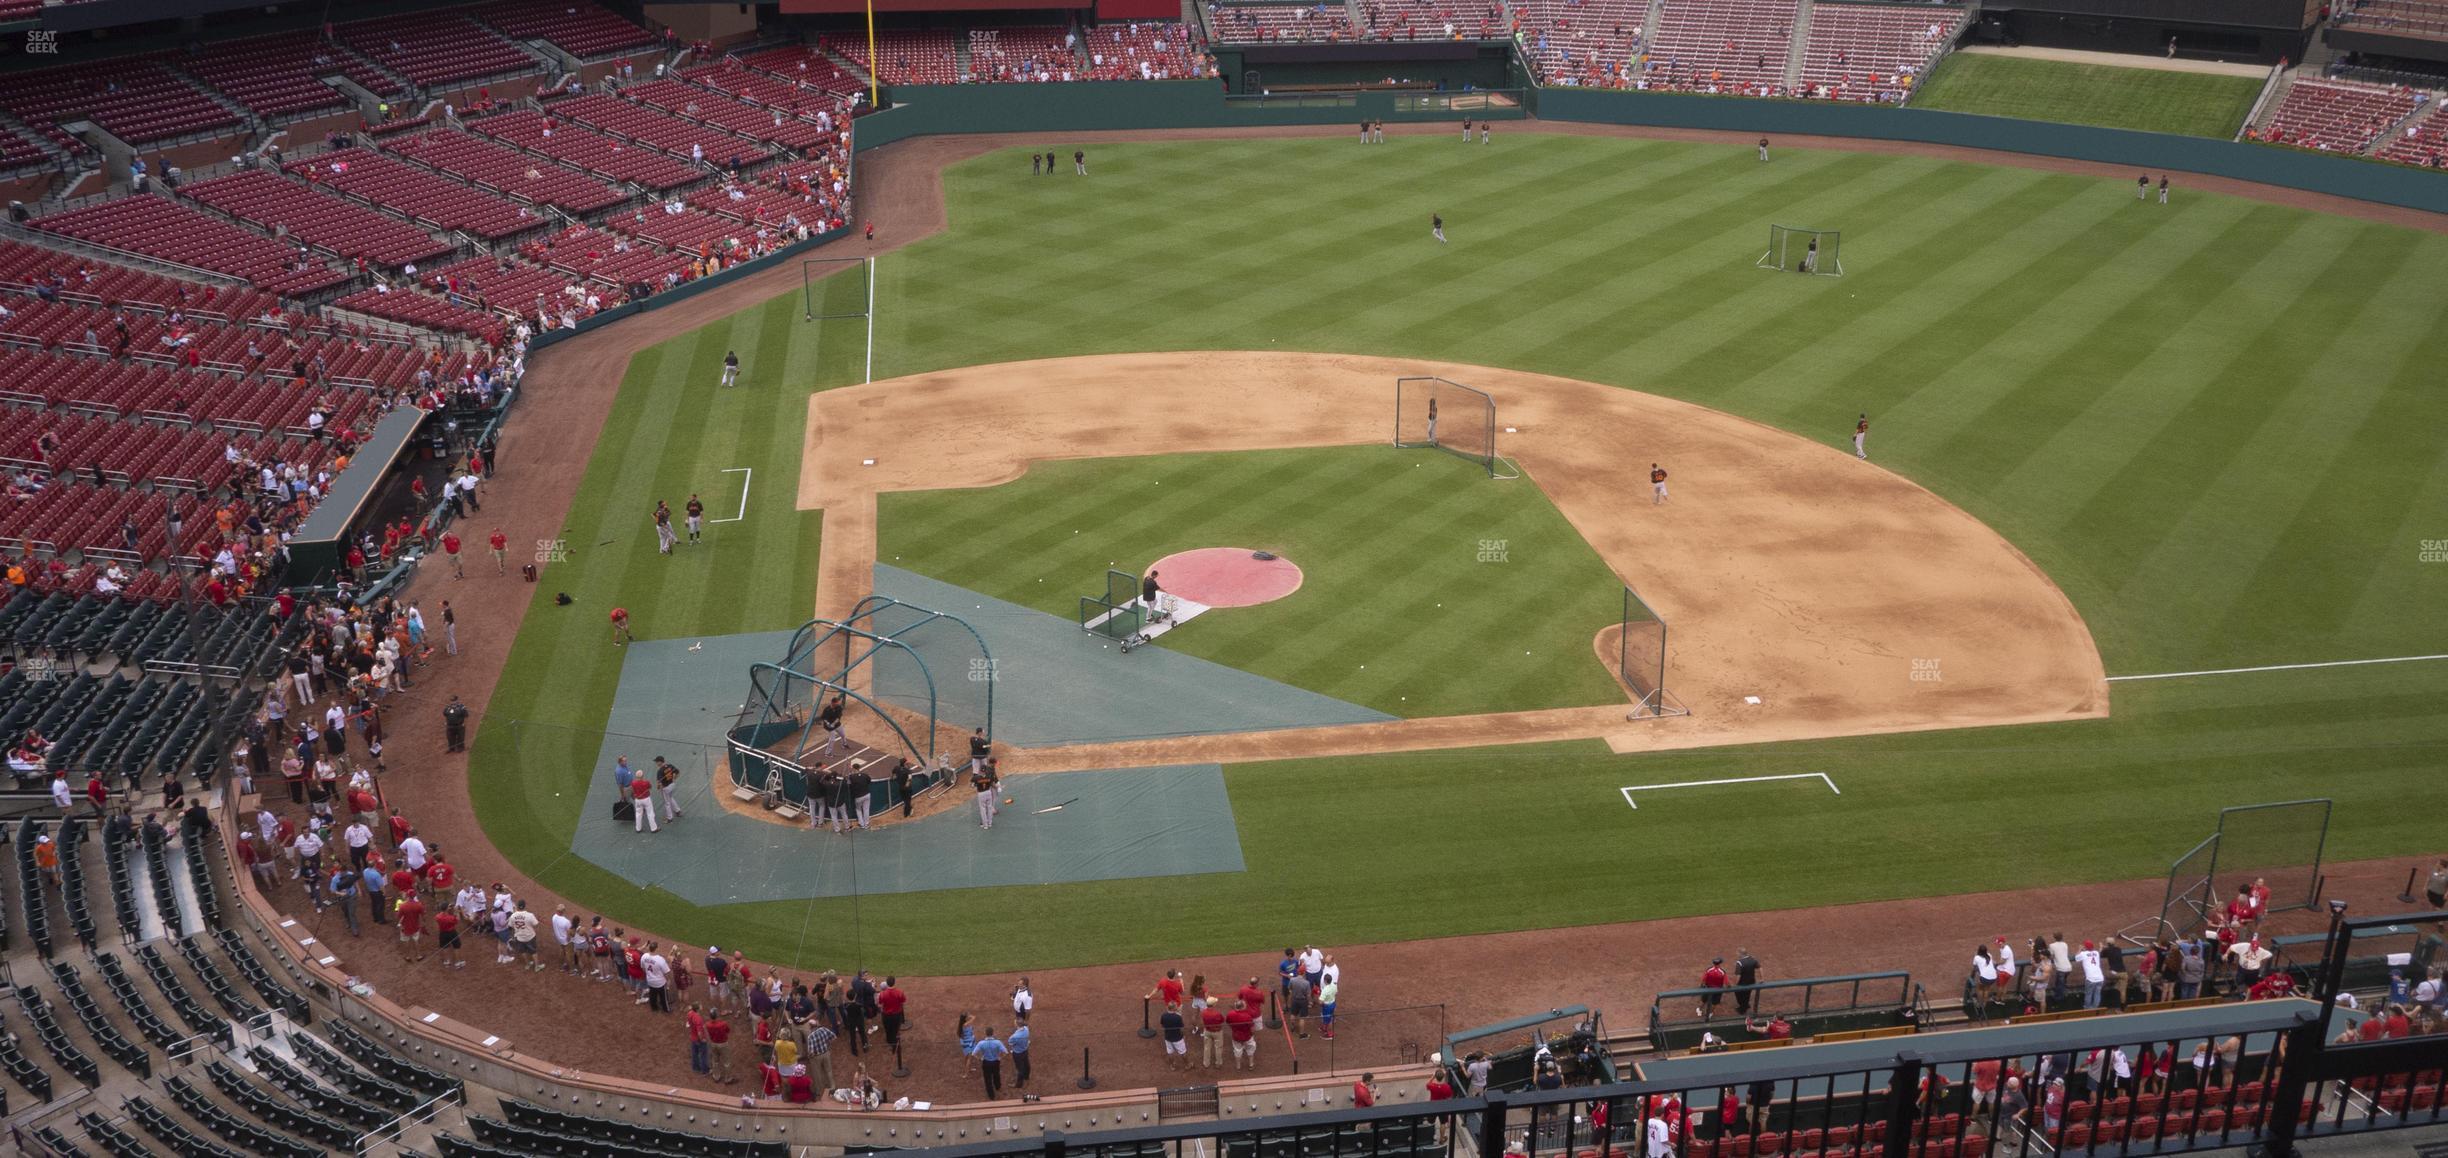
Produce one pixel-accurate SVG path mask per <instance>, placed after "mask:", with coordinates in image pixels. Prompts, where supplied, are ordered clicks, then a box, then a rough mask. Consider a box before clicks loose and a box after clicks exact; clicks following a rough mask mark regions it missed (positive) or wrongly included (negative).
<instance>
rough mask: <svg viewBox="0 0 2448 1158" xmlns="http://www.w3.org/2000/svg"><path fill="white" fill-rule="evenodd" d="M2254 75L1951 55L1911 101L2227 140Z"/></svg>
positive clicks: (2256, 86)
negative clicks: (2229, 74)
mask: <svg viewBox="0 0 2448 1158" xmlns="http://www.w3.org/2000/svg"><path fill="white" fill-rule="evenodd" d="M2260 90H2261V78H2260V77H2258V76H2224V75H2209V74H2203V73H2195V72H2178V71H2173V70H2168V69H2154V68H2126V67H2120V66H2115V65H2098V64H2078V63H2074V62H2071V61H2060V60H2036V59H2030V58H2020V57H2008V56H1997V55H1992V54H1988V53H1969V52H1958V53H1955V54H1953V55H1951V56H1948V57H1947V58H1946V59H1945V60H1943V61H1940V62H1939V64H1938V67H1937V69H1936V70H1935V71H1933V72H1932V73H1931V74H1930V75H1929V77H1928V78H1927V79H1926V80H1924V81H1923V82H1922V83H1921V85H1920V86H1919V87H1918V88H1917V89H1916V90H1915V91H1914V92H1913V94H1912V101H1911V103H1912V105H1913V107H1915V108H1925V109H1944V110H1950V111H1953V112H1962V113H1985V114H1988V115H1991V116H2005V117H2024V118H2029V119H2033V120H2042V121H2059V122H2064V123H2069V124H2077V125H2102V126H2106V127H2108V128H2117V129H2147V130H2151V131H2154V132H2162V133H2182V134H2186V135H2188V136H2196V137H2219V138H2226V137H2231V136H2234V135H2235V131H2236V130H2237V129H2238V128H2241V127H2242V126H2243V124H2244V117H2245V116H2246V114H2247V113H2249V112H2250V111H2251V109H2252V103H2253V99H2254V98H2255V97H2257V96H2258V95H2259V94H2260Z"/></svg>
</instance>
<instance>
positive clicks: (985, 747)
mask: <svg viewBox="0 0 2448 1158" xmlns="http://www.w3.org/2000/svg"><path fill="white" fill-rule="evenodd" d="M993 752H994V744H993V743H992V742H990V741H988V740H987V739H986V729H984V728H978V729H975V730H973V731H971V732H970V733H969V774H970V775H972V776H975V775H977V772H978V769H980V768H984V767H985V766H986V762H987V760H989V759H990V758H992V754H993Z"/></svg>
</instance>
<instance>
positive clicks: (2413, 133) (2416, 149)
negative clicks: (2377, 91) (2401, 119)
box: [2380, 110, 2448, 169]
mask: <svg viewBox="0 0 2448 1158" xmlns="http://www.w3.org/2000/svg"><path fill="white" fill-rule="evenodd" d="M2380 155H2381V156H2382V157H2385V158H2387V159H2389V160H2391V161H2401V162H2404V163H2405V164H2408V165H2421V166H2424V167H2426V168H2432V169H2437V168H2441V167H2442V166H2443V164H2448V121H2443V120H2441V119H2440V115H2439V113H2438V112H2437V111H2436V110H2434V111H2433V112H2432V113H2431V115H2429V116H2426V117H2424V118H2422V119H2421V120H2418V121H2415V122H2414V123H2413V124H2410V125H2407V126H2406V127H2405V129H2404V130H2402V131H2400V132H2397V133H2393V134H2390V136H2389V139H2388V140H2387V141H2385V142H2383V143H2382V144H2381V146H2380Z"/></svg>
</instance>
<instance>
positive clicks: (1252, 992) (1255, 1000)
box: [1233, 977, 1266, 1017]
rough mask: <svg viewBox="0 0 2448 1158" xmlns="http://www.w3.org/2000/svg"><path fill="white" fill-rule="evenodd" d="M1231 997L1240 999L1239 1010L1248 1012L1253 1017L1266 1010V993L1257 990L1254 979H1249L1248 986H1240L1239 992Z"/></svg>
mask: <svg viewBox="0 0 2448 1158" xmlns="http://www.w3.org/2000/svg"><path fill="white" fill-rule="evenodd" d="M1233 996H1234V997H1237V998H1240V999H1241V1008H1243V1009H1246V1010H1249V1011H1250V1015H1251V1016H1253V1017H1255V1016H1257V1015H1258V1014H1259V1013H1260V1012H1261V1011H1263V1010H1265V1009H1266V991H1265V990H1262V989H1260V988H1258V979H1257V978H1255V977H1252V978H1250V979H1249V984H1247V985H1244V986H1242V987H1241V992H1239V993H1236V994H1233Z"/></svg>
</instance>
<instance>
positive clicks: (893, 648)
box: [729, 595, 1000, 803]
mask: <svg viewBox="0 0 2448 1158" xmlns="http://www.w3.org/2000/svg"><path fill="white" fill-rule="evenodd" d="M999 676H1000V673H999V672H998V671H997V670H996V668H995V661H994V656H993V655H992V653H990V652H988V651H987V649H986V642H985V640H984V639H983V638H981V637H980V636H979V635H978V634H977V632H976V631H975V630H974V629H972V628H971V627H970V626H969V625H968V623H966V622H964V621H963V620H961V619H960V618H959V617H958V616H953V615H946V614H943V613H941V612H937V611H931V610H928V609H926V608H923V607H917V606H913V605H911V604H907V603H902V602H900V601H898V600H894V599H889V598H886V597H884V596H881V595H871V596H868V597H867V598H865V599H862V600H860V601H859V603H858V605H857V606H856V607H855V608H853V609H852V611H851V614H850V615H849V616H847V617H846V618H844V619H843V620H842V621H840V622H834V621H831V620H823V619H817V620H810V621H809V622H808V623H807V624H806V625H805V626H803V627H801V628H800V629H799V631H798V633H797V634H795V635H793V636H792V637H791V642H790V646H789V647H788V648H787V649H786V650H785V651H784V653H783V657H782V662H781V663H779V664H773V663H760V664H755V665H752V666H751V667H750V669H749V694H748V698H747V700H746V701H745V702H744V703H743V704H742V705H741V707H740V711H739V715H738V716H737V718H735V719H734V720H733V722H732V727H731V733H730V737H729V739H730V743H731V746H732V758H731V760H732V767H731V770H732V775H733V778H734V780H735V782H737V783H738V784H739V785H740V786H741V787H743V788H749V789H750V790H752V791H767V790H772V789H780V790H782V791H783V793H784V795H785V797H786V798H787V799H789V800H790V801H791V802H793V803H795V802H797V801H798V800H800V799H804V795H803V792H802V791H801V789H802V786H801V785H799V784H798V783H797V780H798V778H799V777H800V776H801V775H803V774H804V772H805V770H806V769H807V768H808V767H809V766H810V764H811V761H818V762H821V761H822V760H824V759H825V758H826V756H825V755H824V754H815V753H814V752H813V750H814V749H817V748H822V747H825V746H826V744H827V741H828V740H830V739H831V736H830V734H829V733H827V732H826V730H825V729H823V728H821V727H818V726H816V721H817V720H818V719H819V718H820V716H821V712H822V709H823V706H824V704H825V703H826V702H827V701H828V700H832V699H836V698H838V699H840V700H841V701H842V728H841V730H842V732H843V733H844V739H846V740H848V741H851V742H853V743H855V744H856V745H858V746H861V747H864V748H869V749H873V751H872V752H871V753H866V754H862V755H858V756H857V757H855V758H857V759H862V760H878V759H881V760H889V759H894V758H900V757H907V758H908V759H909V760H911V761H912V762H913V763H916V764H919V765H922V766H924V765H929V764H931V763H933V762H934V761H935V759H936V756H937V754H938V753H954V752H957V751H959V750H960V747H961V741H962V738H963V737H965V736H967V735H968V734H969V733H970V732H971V731H972V730H983V731H984V732H985V733H986V734H987V735H988V736H989V737H991V736H993V735H994V685H995V682H996V680H997V679H998V678H999ZM835 747H836V748H838V747H839V742H838V741H837V742H835ZM832 755H835V756H838V755H839V753H838V752H836V753H832Z"/></svg>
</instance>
